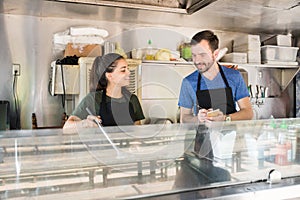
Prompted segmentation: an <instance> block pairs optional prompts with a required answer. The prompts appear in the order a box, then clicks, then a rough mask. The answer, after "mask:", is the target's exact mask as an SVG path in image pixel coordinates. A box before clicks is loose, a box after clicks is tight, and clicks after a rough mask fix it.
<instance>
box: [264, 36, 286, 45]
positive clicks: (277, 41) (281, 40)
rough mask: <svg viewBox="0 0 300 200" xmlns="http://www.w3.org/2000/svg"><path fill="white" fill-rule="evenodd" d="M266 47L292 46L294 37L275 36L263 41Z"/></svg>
mask: <svg viewBox="0 0 300 200" xmlns="http://www.w3.org/2000/svg"><path fill="white" fill-rule="evenodd" d="M263 44H264V45H277V46H287V47H290V46H292V37H291V36H290V35H275V36H273V37H270V38H268V39H266V40H265V41H263Z"/></svg>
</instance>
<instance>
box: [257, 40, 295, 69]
mask: <svg viewBox="0 0 300 200" xmlns="http://www.w3.org/2000/svg"><path fill="white" fill-rule="evenodd" d="M291 44H292V39H291V36H290V35H276V36H273V37H271V38H268V39H267V40H265V41H263V45H264V46H262V47H261V59H262V63H263V64H284V65H298V63H297V62H296V57H297V51H298V49H299V48H298V47H291Z"/></svg>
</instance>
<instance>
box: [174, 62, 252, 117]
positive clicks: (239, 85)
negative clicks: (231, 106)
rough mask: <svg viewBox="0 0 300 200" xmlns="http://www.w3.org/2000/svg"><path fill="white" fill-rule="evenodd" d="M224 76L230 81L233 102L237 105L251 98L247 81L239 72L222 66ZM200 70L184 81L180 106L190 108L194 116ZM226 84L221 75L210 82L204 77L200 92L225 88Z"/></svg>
mask: <svg viewBox="0 0 300 200" xmlns="http://www.w3.org/2000/svg"><path fill="white" fill-rule="evenodd" d="M221 67H222V70H223V72H224V75H225V77H226V79H227V81H228V84H229V87H231V90H232V96H233V101H234V102H235V103H236V102H237V101H238V100H240V99H242V98H245V97H249V92H248V89H247V86H246V84H245V81H244V79H243V77H242V75H241V74H240V72H239V71H238V70H235V69H231V68H227V67H224V66H221ZM198 74H199V72H198V70H196V71H194V72H193V73H191V74H190V75H188V76H187V77H185V78H184V79H183V80H182V84H181V89H180V95H179V101H178V106H180V107H184V108H190V109H193V110H194V114H195V115H196V112H197V104H198V103H197V97H196V90H197V81H198ZM225 87H226V86H225V83H224V81H223V79H222V76H221V74H220V73H218V75H217V76H216V77H215V78H214V79H213V80H209V79H207V78H206V77H204V76H202V78H201V88H200V90H207V89H218V88H225Z"/></svg>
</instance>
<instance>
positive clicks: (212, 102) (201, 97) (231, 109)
mask: <svg viewBox="0 0 300 200" xmlns="http://www.w3.org/2000/svg"><path fill="white" fill-rule="evenodd" d="M219 69H220V73H221V76H222V78H223V81H224V83H225V85H226V87H225V88H218V89H211V90H200V88H201V73H199V75H198V83H197V91H196V95H197V100H198V105H199V107H200V109H201V108H205V109H209V108H213V109H220V110H221V111H222V112H223V113H224V114H226V115H228V114H231V113H235V112H236V109H235V103H234V101H233V96H232V90H231V87H229V84H228V82H227V79H226V77H225V75H224V72H223V70H222V67H221V66H219Z"/></svg>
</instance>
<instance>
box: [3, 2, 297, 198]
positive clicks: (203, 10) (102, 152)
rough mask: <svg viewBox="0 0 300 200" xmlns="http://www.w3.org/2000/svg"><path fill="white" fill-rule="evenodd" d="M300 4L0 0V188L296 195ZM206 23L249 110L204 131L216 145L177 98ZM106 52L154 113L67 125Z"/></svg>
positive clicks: (132, 194)
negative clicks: (245, 116)
mask: <svg viewBox="0 0 300 200" xmlns="http://www.w3.org/2000/svg"><path fill="white" fill-rule="evenodd" d="M299 13H300V1H299V0H281V1H278V0H268V1H264V0H239V1H234V0H164V1H159V0H114V1H113V0H0V27H1V29H0V43H1V48H0V60H1V62H0V68H1V74H0V83H1V85H2V87H1V92H0V106H1V113H0V119H1V124H0V125H1V126H0V129H1V131H0V199H9V198H28V197H33V198H35V197H36V198H37V199H39V198H40V199H47V198H49V199H60V198H64V199H67V198H70V199H71V198H74V196H75V195H78V196H77V197H78V198H79V199H92V198H94V196H95V195H96V196H97V197H99V198H98V199H122V198H123V199H142V198H149V199H163V198H164V199H168V198H169V199H201V198H205V197H207V198H214V199H218V198H219V199H221V198H223V199H226V198H227V199H231V198H234V197H236V195H240V196H239V197H240V198H242V197H243V198H255V197H260V196H261V195H262V196H263V195H272V197H274V198H275V197H277V198H278V199H287V198H297V197H299V196H297V195H298V193H297V190H298V191H299V177H300V174H299V168H298V167H299V163H300V158H299V155H300V152H299V143H298V142H299V133H300V122H299V117H300V75H299V70H300V68H299V62H300V53H299V47H300V17H299ZM206 29H210V30H213V31H214V32H215V33H216V34H217V36H218V37H219V39H220V50H221V52H222V55H221V57H220V58H219V59H220V60H219V62H220V63H221V64H223V65H226V66H228V67H234V68H236V69H237V70H239V71H240V72H241V74H242V76H243V78H244V81H245V83H246V85H247V87H248V90H249V96H250V98H251V104H252V107H253V112H254V117H253V120H249V121H238V122H230V123H227V124H226V123H225V122H224V123H215V124H214V123H213V124H212V125H211V126H209V127H207V128H208V129H205V130H204V129H203V130H202V129H201V130H202V133H206V131H207V132H209V133H210V134H209V135H211V136H210V138H209V139H205V141H206V140H207V141H206V142H208V143H209V142H211V144H210V145H208V146H210V147H209V148H204V150H202V151H201V150H200V151H195V142H197V141H198V139H199V138H198V137H196V136H197V134H198V132H197V131H199V127H198V126H195V125H192V124H180V123H179V108H178V105H177V103H178V96H179V90H180V86H181V80H182V79H183V78H184V77H185V76H186V75H188V74H190V73H191V72H192V71H194V70H195V67H194V66H193V63H192V62H191V58H190V55H189V54H187V52H188V50H189V44H188V43H189V41H190V39H191V37H192V36H193V35H194V34H195V33H197V32H199V31H201V30H206ZM150 50H151V52H152V53H153V56H152V57H151V58H150V59H149V57H146V56H145V54H147V52H149V51H150ZM108 52H117V53H120V54H122V55H124V56H126V57H127V61H128V64H129V69H130V72H131V76H130V85H129V87H128V89H129V90H130V91H131V92H133V93H135V94H136V95H137V96H138V98H139V100H140V102H141V105H142V108H143V111H144V114H145V117H146V119H145V120H143V122H142V126H138V127H137V126H136V127H124V128H122V127H121V128H120V127H109V128H104V131H102V129H101V128H100V127H99V128H96V129H86V130H82V129H78V130H77V134H76V135H64V134H63V132H62V129H61V127H62V126H63V124H64V122H65V120H66V119H67V116H69V115H71V113H72V111H73V110H74V108H75V107H76V106H77V105H78V103H79V102H80V100H81V99H82V98H83V97H84V96H85V95H86V94H87V93H88V92H89V84H88V83H89V71H90V69H91V66H92V63H93V61H94V59H95V57H96V56H99V55H103V54H106V53H108ZM72 56H74V57H75V58H76V60H75V62H74V63H71V64H61V62H62V60H64V59H65V58H67V57H72ZM32 116H34V118H33V117H32ZM33 122H34V124H33ZM37 128H40V129H37ZM35 129H36V130H35ZM103 133H108V134H109V138H110V139H111V141H112V142H109V140H107V138H106V137H104V134H103ZM198 136H199V135H198ZM202 139H203V138H202ZM202 142H203V141H202ZM200 146H203V145H202V143H201V145H200ZM204 146H206V145H204ZM200 149H201V148H200ZM210 150H213V153H214V158H211V157H209V156H208V155H209V152H210ZM203 151H204V153H203ZM195 152H196V153H195ZM199 152H201V153H202V154H201V153H199ZM203 163H204V164H203ZM203 166H204V167H203ZM202 167H203V168H202ZM208 169H210V170H211V171H213V170H216V171H218V174H224V176H222V177H221V178H220V177H214V176H210V175H208V176H207V177H206V176H204V175H205V174H206V173H207V174H209V172H208V171H207V170H208ZM211 171H210V172H211ZM195 174H197V176H196V177H195V176H194V175H195ZM203 174H204V175H203ZM212 174H213V173H212ZM186 177H188V178H186ZM190 177H194V178H190ZM203 178H206V179H205V181H203ZM218 178H219V179H218ZM189 180H190V181H191V182H189ZM214 180H218V181H216V183H215V181H214ZM201 181H203V182H201ZM200 182H201V184H198V183H200ZM195 183H196V184H195ZM253 184H255V185H253ZM228 188H231V189H230V190H229V189H228ZM283 190H286V191H289V192H282V191H283ZM93 195H94V196H93Z"/></svg>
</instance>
